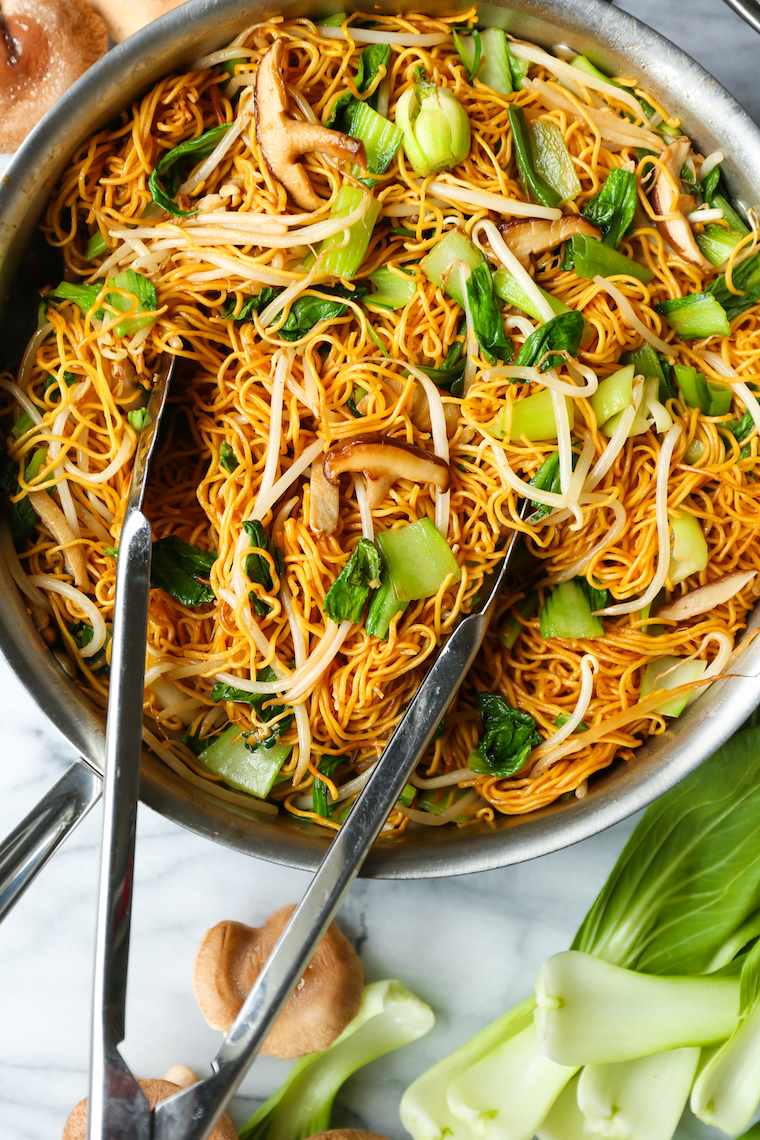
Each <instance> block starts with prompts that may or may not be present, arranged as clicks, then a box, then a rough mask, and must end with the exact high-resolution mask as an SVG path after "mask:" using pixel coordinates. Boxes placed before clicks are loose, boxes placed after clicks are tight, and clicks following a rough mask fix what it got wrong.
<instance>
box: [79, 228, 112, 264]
mask: <svg viewBox="0 0 760 1140" xmlns="http://www.w3.org/2000/svg"><path fill="white" fill-rule="evenodd" d="M110 248H111V247H110V245H109V244H108V242H107V241H106V239H105V238H104V237H103V235H102V233H101V232H100V230H95V233H94V234H92V236H91V237H90V239H89V241H88V242H87V247H86V249H85V251H84V255H85V257H86V258H87V260H88V261H94V260H95V258H96V257H101V256H102V255H103V254H104V253H107V252H108V250H109V249H110Z"/></svg>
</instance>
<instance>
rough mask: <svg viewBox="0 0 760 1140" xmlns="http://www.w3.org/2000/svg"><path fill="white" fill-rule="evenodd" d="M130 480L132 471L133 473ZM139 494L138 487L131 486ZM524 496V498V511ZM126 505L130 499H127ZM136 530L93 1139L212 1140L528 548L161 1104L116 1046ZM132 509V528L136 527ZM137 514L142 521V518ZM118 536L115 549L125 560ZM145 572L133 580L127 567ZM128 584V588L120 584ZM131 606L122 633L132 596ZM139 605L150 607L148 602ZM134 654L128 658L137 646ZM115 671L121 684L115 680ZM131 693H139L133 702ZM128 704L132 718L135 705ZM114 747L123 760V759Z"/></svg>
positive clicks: (116, 665)
mask: <svg viewBox="0 0 760 1140" xmlns="http://www.w3.org/2000/svg"><path fill="white" fill-rule="evenodd" d="M133 487H134V477H133ZM131 498H136V495H131ZM527 508H528V504H527V502H526V503H523V507H522V511H521V517H523V518H524V517H525V515H526V513H527ZM128 510H129V508H128ZM139 519H142V522H143V524H144V526H143V528H142V534H141V537H140V536H138V535H137V532H136V526H133V527H131V530H130V534H129V536H128V537H129V538H130V539H132V538H133V537H136V545H135V551H134V557H133V558H132V556H131V555H130V558H132V561H131V564H130V565H129V566H128V565H126V564H125V565H123V566H121V565H120V567H119V569H120V571H122V573H121V577H120V579H119V580H117V587H116V588H117V594H116V612H115V617H114V656H113V658H112V673H114V674H115V678H114V679H112V682H111V695H110V697H109V712H108V728H107V732H106V749H107V767H106V787H105V803H104V825H103V849H102V855H101V881H100V891H99V909H98V933H97V945H96V954H95V987H94V990H95V995H94V1011H93V1050H92V1058H93V1060H92V1074H91V1086H90V1090H91V1091H90V1116H89V1131H88V1140H206V1138H207V1137H208V1136H209V1135H210V1133H211V1132H212V1131H213V1128H214V1125H215V1123H216V1121H217V1120H218V1119H219V1117H220V1116H221V1114H222V1113H223V1112H224V1109H225V1108H226V1106H227V1105H228V1104H229V1102H230V1101H231V1099H232V1097H233V1096H234V1095H235V1091H236V1089H237V1087H238V1085H239V1084H240V1082H241V1081H242V1079H243V1077H244V1076H245V1074H246V1072H247V1070H248V1068H249V1066H250V1065H251V1063H252V1062H253V1060H254V1058H255V1057H256V1054H257V1053H258V1051H259V1049H260V1047H261V1045H262V1043H263V1041H264V1039H265V1038H266V1036H267V1034H268V1033H269V1031H270V1029H271V1027H272V1025H273V1023H274V1021H275V1020H276V1018H277V1016H278V1014H279V1013H280V1011H281V1009H282V1007H283V1006H284V1004H285V1002H286V1001H287V1000H288V998H289V997H290V995H291V993H292V992H293V990H294V989H295V987H296V985H297V984H298V981H299V979H300V978H301V977H302V976H303V973H304V971H305V969H306V967H307V966H308V964H309V962H310V960H311V958H312V955H313V953H314V950H315V949H316V947H317V943H318V942H319V940H320V939H321V938H322V936H323V934H324V933H325V931H326V930H327V927H328V926H329V925H330V923H331V922H332V920H333V918H334V917H335V914H336V912H337V910H338V908H339V906H340V904H341V902H342V901H343V898H344V896H345V894H346V892H347V891H348V889H349V887H350V886H351V884H352V883H353V881H354V879H355V878H356V876H357V875H358V873H359V870H360V868H361V866H362V863H363V862H364V860H365V859H366V857H367V855H368V853H369V851H370V849H371V847H372V845H373V843H374V842H375V840H376V839H377V837H378V835H379V834H380V831H381V829H382V827H383V824H384V823H385V821H386V819H387V818H388V816H389V814H390V812H391V810H392V809H393V806H394V804H395V803H396V801H397V800H398V798H399V796H400V795H401V792H402V791H403V788H404V785H405V784H406V783H407V781H408V779H409V777H410V775H411V773H412V772H413V770H414V767H415V765H416V764H417V763H418V761H419V759H420V757H421V756H422V754H423V752H424V751H425V749H426V748H427V746H428V744H429V743H430V740H431V738H432V736H433V733H434V732H435V730H436V727H437V725H438V724H439V723H440V720H441V717H442V716H443V715H444V713H445V712H446V709H447V708H448V706H449V704H450V703H451V701H452V700H453V698H454V695H455V693H456V691H457V689H458V688H459V685H460V684H461V682H462V679H463V678H464V677H465V676H466V674H467V672H468V670H469V668H470V666H471V665H472V664H473V662H474V660H475V657H476V656H477V654H478V651H479V649H480V647H481V645H482V643H483V638H484V637H485V634H486V630H487V628H488V623H489V620H490V618H491V616H492V614H493V611H494V609H495V607H496V602H497V600H498V597H499V593H500V591H501V588H502V586H503V585H504V583H505V581H506V579H507V578H508V576H509V573H510V570H511V569H512V567H513V565H514V559H515V554H516V553H517V551H518V549H519V547H520V540H521V535H520V532H519V531H512V532H511V533H510V536H509V538H508V540H507V543H506V547H505V550H504V557H503V559H502V561H501V564H500V565H499V567H498V569H497V570H494V571H493V572H491V573H490V574H489V575H487V577H486V579H485V581H484V584H483V589H482V602H481V605H480V608H479V609H478V610H477V611H476V612H475V613H472V614H470V615H469V616H467V617H465V618H462V620H461V621H460V622H459V624H458V625H457V627H456V629H455V630H454V632H453V633H452V634H451V636H450V637H449V639H448V641H447V642H446V644H445V645H444V646H443V648H442V649H441V650H440V652H439V653H438V655H437V657H436V659H435V661H434V662H433V664H432V666H431V667H430V669H429V670H428V672H427V674H426V676H425V679H424V680H423V682H422V684H421V685H420V687H419V688H418V690H417V692H416V693H415V695H414V697H413V698H412V700H411V702H410V704H409V707H408V708H407V710H406V712H405V713H404V715H403V717H402V718H401V720H400V722H399V724H398V725H397V727H396V729H395V731H394V733H393V735H392V736H391V738H390V740H389V742H388V744H387V745H386V747H385V748H384V749H383V753H382V755H381V757H380V759H379V760H378V762H377V764H376V765H375V768H374V771H373V773H372V775H371V776H370V778H369V780H368V781H367V784H366V785H365V787H364V788H363V789H362V791H361V792H360V794H359V796H358V798H357V800H356V802H355V803H354V805H353V807H352V808H351V811H350V812H349V814H348V817H347V818H346V820H345V822H344V823H343V825H342V827H341V829H340V831H339V832H338V833H337V835H336V836H335V838H334V839H333V841H332V843H331V844H330V847H329V848H328V850H327V853H326V855H325V856H324V858H323V859H322V862H321V863H320V865H319V868H318V870H317V872H316V874H315V875H314V878H313V879H312V881H311V884H310V885H309V887H308V889H307V891H306V894H305V895H304V896H303V898H302V899H301V902H300V903H299V904H298V906H297V907H296V909H295V911H294V913H293V915H292V917H291V919H290V921H289V922H288V925H287V926H286V927H285V929H284V931H283V932H282V934H281V936H280V938H279V941H278V942H277V944H276V946H275V947H274V949H273V951H272V953H271V955H270V956H269V958H268V960H267V961H266V963H265V964H264V967H263V969H262V971H261V973H260V974H259V976H258V978H257V979H256V982H255V984H254V986H253V988H252V990H251V991H250V993H249V994H248V997H247V998H246V1000H245V1003H244V1004H243V1007H242V1009H241V1010H240V1013H239V1014H238V1017H237V1019H236V1020H235V1023H234V1024H233V1026H232V1028H231V1029H230V1031H229V1033H228V1034H227V1036H226V1037H225V1040H224V1043H223V1045H222V1047H221V1049H220V1050H219V1052H218V1053H217V1055H216V1057H215V1058H214V1060H213V1062H212V1066H211V1069H212V1072H211V1075H210V1076H209V1077H207V1078H206V1079H205V1080H202V1081H200V1082H199V1083H198V1084H196V1085H193V1086H192V1087H191V1088H189V1089H183V1090H182V1091H181V1092H178V1093H176V1094H175V1095H174V1096H173V1097H171V1098H170V1099H169V1100H166V1101H163V1102H161V1103H160V1104H159V1105H157V1106H156V1108H155V1109H153V1110H151V1109H150V1108H149V1107H148V1102H147V1100H146V1098H145V1096H144V1095H143V1093H142V1091H141V1090H140V1088H139V1086H138V1084H137V1082H136V1080H135V1079H134V1077H133V1076H132V1074H131V1073H130V1071H129V1069H128V1068H127V1066H126V1064H125V1063H124V1061H123V1059H122V1057H121V1056H120V1054H119V1052H118V1049H117V1046H118V1045H119V1043H120V1042H121V1040H122V1039H123V1037H124V1007H125V1000H126V989H127V960H128V953H129V916H130V909H131V895H132V871H133V863H134V825H135V817H136V808H137V782H138V773H139V743H140V726H141V717H140V715H139V713H138V715H135V710H136V709H138V710H139V709H141V708H142V686H141V681H142V678H143V674H144V668H143V664H144V655H143V654H140V659H139V661H136V660H134V655H135V654H136V652H137V645H136V641H137V637H138V635H139V634H140V633H142V634H143V636H144V630H145V627H146V626H147V616H148V615H147V598H148V580H147V576H146V570H145V568H144V566H143V567H142V568H141V566H140V555H139V543H140V542H142V544H143V545H144V543H145V541H146V540H145V532H146V530H147V543H148V546H147V548H146V551H145V552H144V554H145V555H146V557H145V559H144V560H145V561H147V562H148V564H149V559H150V545H149V544H150V527H149V525H148V523H147V520H146V519H145V518H144V516H142V515H138V520H139ZM128 525H129V524H128V519H127V518H125V530H126V528H127V526H128ZM136 525H137V524H136ZM121 558H122V556H121V545H120V554H119V559H120V562H121ZM132 574H134V575H136V576H138V577H140V578H141V581H137V582H134V581H133V580H131V575H132ZM120 591H121V594H120ZM128 605H136V606H137V607H138V610H139V612H138V613H137V614H135V615H134V616H132V615H130V621H129V630H128V631H127V632H126V633H125V622H124V619H125V618H126V616H127V612H128V611H127V606H128ZM140 607H142V608H140ZM128 639H131V652H132V657H133V659H132V660H131V661H130V660H129V645H130V641H129V640H128ZM115 682H116V683H115ZM130 702H131V703H130ZM130 708H131V713H132V715H131V718H130V715H129V710H130ZM117 757H121V758H122V759H123V760H124V765H123V766H120V767H119V768H117V767H116V766H115V764H114V762H115V760H116V759H117Z"/></svg>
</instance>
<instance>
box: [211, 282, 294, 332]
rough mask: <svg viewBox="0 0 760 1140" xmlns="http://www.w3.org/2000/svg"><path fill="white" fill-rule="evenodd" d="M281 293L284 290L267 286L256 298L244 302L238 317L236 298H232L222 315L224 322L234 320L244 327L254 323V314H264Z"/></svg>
mask: <svg viewBox="0 0 760 1140" xmlns="http://www.w3.org/2000/svg"><path fill="white" fill-rule="evenodd" d="M281 292H282V289H275V288H273V287H272V286H269V285H267V286H265V287H264V288H263V289H262V290H261V292H259V293H257V294H256V295H255V296H254V297H249V298H248V300H247V301H245V302H244V304H243V305H242V306H241V308H240V311H239V312H238V314H237V315H235V303H236V302H235V298H234V297H231V298H230V299H229V301H228V302H227V305H226V306H225V307H224V309H223V310H222V312H221V314H220V315H221V316H222V317H223V318H224V320H233V321H234V322H235V324H236V325H242V324H243V323H244V322H245V321H252V320H253V314H254V313H261V312H263V310H264V309H265V308H266V307H267V305H269V304H271V302H272V301H274V299H275V297H277V296H279V294H280V293H281Z"/></svg>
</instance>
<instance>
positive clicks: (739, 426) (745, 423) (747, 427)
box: [692, 412, 755, 443]
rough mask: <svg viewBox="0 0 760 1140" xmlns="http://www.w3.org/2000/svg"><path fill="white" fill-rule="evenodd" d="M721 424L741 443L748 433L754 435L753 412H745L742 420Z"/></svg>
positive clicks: (724, 429)
mask: <svg viewBox="0 0 760 1140" xmlns="http://www.w3.org/2000/svg"><path fill="white" fill-rule="evenodd" d="M720 426H721V428H722V430H723V431H730V432H731V435H733V436H734V438H735V439H737V440H738V442H739V443H741V442H742V440H745V439H746V438H747V436H748V435H752V432H753V431H754V430H755V421H754V419H753V417H752V413H751V412H745V413H744V415H743V416H742V418H741V419H740V420H731V421H730V422H729V423H727V424H721V425H720ZM694 442H696V441H695V440H692V443H694Z"/></svg>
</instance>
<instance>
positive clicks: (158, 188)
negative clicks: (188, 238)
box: [148, 123, 232, 218]
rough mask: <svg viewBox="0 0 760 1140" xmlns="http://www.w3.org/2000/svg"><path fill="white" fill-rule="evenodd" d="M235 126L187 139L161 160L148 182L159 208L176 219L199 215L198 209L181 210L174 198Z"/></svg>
mask: <svg viewBox="0 0 760 1140" xmlns="http://www.w3.org/2000/svg"><path fill="white" fill-rule="evenodd" d="M231 126H232V123H222V125H221V126H220V127H214V128H213V129H212V130H210V131H206V132H205V134H202V135H200V136H199V137H198V138H195V139H185V141H184V142H181V143H180V144H179V146H175V147H174V148H173V150H170V151H167V152H166V153H165V154H164V156H163V157H162V158H161V159H159V161H158V163H157V165H156V166H155V168H154V169H153V171H152V172H151V175H150V178H149V179H148V188H149V190H150V192H151V194H152V196H153V201H154V202H155V203H156V205H157V206H161V208H162V209H164V210H166V212H167V213H169V214H173V215H174V217H175V218H189V217H191V216H192V215H193V214H197V213H198V211H197V210H181V209H180V208H179V206H178V205H177V203H176V202H175V201H174V199H175V198H176V197H177V192H178V191H179V188H180V186H181V185H182V182H183V180H184V177H185V175H186V174H187V173H189V171H190V170H192V168H193V167H194V166H197V165H198V163H200V162H203V160H204V158H208V156H209V155H210V154H211V153H212V151H213V150H214V149H215V148H216V147H217V146H218V145H219V143H220V142H221V140H222V137H223V136H224V135H226V133H227V131H228V130H229V129H230V127H231Z"/></svg>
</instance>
